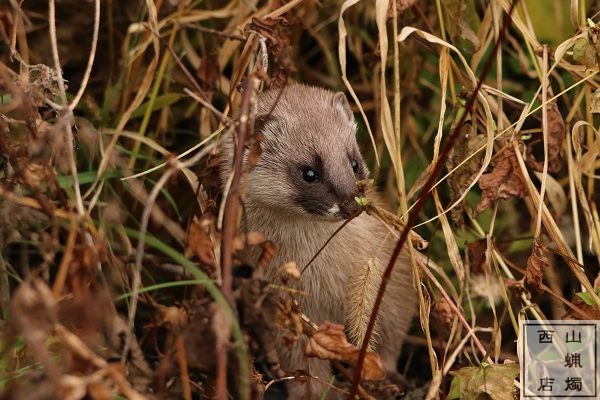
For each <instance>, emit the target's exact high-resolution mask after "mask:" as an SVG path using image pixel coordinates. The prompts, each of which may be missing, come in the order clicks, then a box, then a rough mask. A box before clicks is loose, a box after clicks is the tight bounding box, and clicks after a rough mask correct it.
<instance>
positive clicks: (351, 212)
mask: <svg viewBox="0 0 600 400" xmlns="http://www.w3.org/2000/svg"><path fill="white" fill-rule="evenodd" d="M359 211H360V205H359V204H358V203H357V202H356V200H354V197H352V198H351V199H348V200H346V201H344V202H343V203H341V204H340V212H339V215H340V217H342V218H344V219H348V218H350V217H353V216H355V215H357V214H358V213H359Z"/></svg>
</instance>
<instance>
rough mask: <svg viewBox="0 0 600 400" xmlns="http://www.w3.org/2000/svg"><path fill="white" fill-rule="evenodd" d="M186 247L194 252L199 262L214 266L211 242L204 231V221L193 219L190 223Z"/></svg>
mask: <svg viewBox="0 0 600 400" xmlns="http://www.w3.org/2000/svg"><path fill="white" fill-rule="evenodd" d="M187 249H188V251H191V253H192V254H194V255H195V256H196V257H198V259H199V260H200V262H202V263H203V264H205V265H208V266H210V267H214V266H215V255H214V246H213V242H212V241H211V239H210V236H209V234H208V233H207V232H206V226H205V223H203V222H202V221H200V220H194V221H192V223H191V224H190V228H189V230H188V237H187Z"/></svg>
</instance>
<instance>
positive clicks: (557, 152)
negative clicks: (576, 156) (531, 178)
mask: <svg viewBox="0 0 600 400" xmlns="http://www.w3.org/2000/svg"><path fill="white" fill-rule="evenodd" d="M565 137H566V127H565V121H564V119H563V117H562V115H561V114H560V111H558V106H557V105H556V102H553V103H550V104H548V172H551V173H556V172H559V171H560V170H561V168H562V166H563V163H564V160H563V146H564V141H565ZM526 163H527V166H529V167H531V168H532V169H534V170H535V171H538V172H542V171H543V170H544V163H543V162H540V161H537V160H536V159H535V157H534V155H533V146H527V159H526Z"/></svg>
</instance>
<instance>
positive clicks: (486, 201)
mask: <svg viewBox="0 0 600 400" xmlns="http://www.w3.org/2000/svg"><path fill="white" fill-rule="evenodd" d="M479 187H480V188H481V190H483V192H482V193H481V201H480V202H479V204H477V212H479V213H480V212H482V211H484V210H486V209H487V208H488V207H490V206H491V205H492V204H493V203H495V202H496V201H498V200H500V199H510V198H512V197H518V198H523V197H526V196H527V195H528V194H529V193H528V191H527V185H526V184H525V181H524V180H523V177H522V176H521V173H520V168H519V163H518V161H517V157H516V156H515V154H514V153H513V152H512V150H511V149H510V148H508V147H507V148H505V149H504V150H502V151H500V153H498V154H497V155H496V161H495V163H494V169H493V170H492V172H490V173H488V174H483V175H482V176H481V178H479Z"/></svg>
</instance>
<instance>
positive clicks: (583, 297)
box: [575, 288, 600, 306]
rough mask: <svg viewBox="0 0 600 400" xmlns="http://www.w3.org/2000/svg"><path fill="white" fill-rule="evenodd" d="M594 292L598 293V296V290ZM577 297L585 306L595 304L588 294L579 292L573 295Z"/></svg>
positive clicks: (599, 289)
mask: <svg viewBox="0 0 600 400" xmlns="http://www.w3.org/2000/svg"><path fill="white" fill-rule="evenodd" d="M596 292H597V293H598V295H599V296H600V288H598V289H596ZM575 294H576V295H577V296H579V298H580V299H581V300H583V301H584V302H585V303H586V304H588V305H590V306H593V305H596V302H595V301H594V299H593V298H592V295H591V293H590V292H579V293H575Z"/></svg>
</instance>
